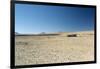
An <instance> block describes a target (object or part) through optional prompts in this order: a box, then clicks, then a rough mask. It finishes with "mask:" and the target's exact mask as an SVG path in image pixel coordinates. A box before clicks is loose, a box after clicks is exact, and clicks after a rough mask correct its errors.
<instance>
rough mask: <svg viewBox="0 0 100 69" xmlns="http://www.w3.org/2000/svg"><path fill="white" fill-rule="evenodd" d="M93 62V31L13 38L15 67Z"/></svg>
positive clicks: (17, 36)
mask: <svg viewBox="0 0 100 69" xmlns="http://www.w3.org/2000/svg"><path fill="white" fill-rule="evenodd" d="M93 60H94V31H82V32H59V33H49V34H38V35H16V36H15V65H34V64H49V63H68V62H83V61H93Z"/></svg>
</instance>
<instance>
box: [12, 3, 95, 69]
mask: <svg viewBox="0 0 100 69" xmlns="http://www.w3.org/2000/svg"><path fill="white" fill-rule="evenodd" d="M15 4H36V5H52V6H70V7H83V8H95V22H94V23H95V25H94V28H95V32H94V33H95V34H94V38H95V39H94V61H84V62H68V63H53V64H38V65H18V66H15V33H14V32H15V25H14V24H15ZM10 14H11V15H10V16H11V28H10V30H11V31H10V32H11V33H10V34H11V36H10V44H11V46H10V49H11V50H10V52H11V55H10V57H11V58H10V62H11V63H10V68H12V69H15V68H30V67H45V66H46V67H47V66H60V65H77V64H78V65H79V64H90V63H96V62H97V59H96V38H97V37H96V36H97V35H96V6H95V5H80V4H63V3H49V2H34V1H11V13H10Z"/></svg>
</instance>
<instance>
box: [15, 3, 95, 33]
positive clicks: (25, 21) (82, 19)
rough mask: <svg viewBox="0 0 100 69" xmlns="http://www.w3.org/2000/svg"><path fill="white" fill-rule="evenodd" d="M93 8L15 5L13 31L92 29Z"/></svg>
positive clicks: (36, 31)
mask: <svg viewBox="0 0 100 69" xmlns="http://www.w3.org/2000/svg"><path fill="white" fill-rule="evenodd" d="M94 13H95V9H94V8H79V7H62V6H47V5H29V4H16V5H15V32H19V33H41V32H46V33H50V32H77V31H90V30H94V16H95V14H94Z"/></svg>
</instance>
